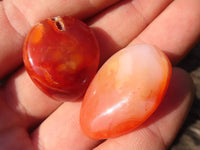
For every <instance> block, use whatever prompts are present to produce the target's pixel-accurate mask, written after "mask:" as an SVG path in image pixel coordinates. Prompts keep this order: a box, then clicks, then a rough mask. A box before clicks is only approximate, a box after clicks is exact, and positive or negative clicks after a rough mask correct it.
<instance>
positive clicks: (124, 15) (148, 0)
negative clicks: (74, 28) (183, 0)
mask: <svg viewBox="0 0 200 150" xmlns="http://www.w3.org/2000/svg"><path fill="white" fill-rule="evenodd" d="M171 1H172V0H165V1H156V3H155V1H154V0H143V1H141V0H125V1H122V2H120V3H118V4H116V5H115V6H113V7H110V9H108V10H107V11H105V12H103V13H101V14H100V15H98V16H97V17H95V18H92V19H91V20H90V22H89V24H91V27H92V28H93V30H94V31H95V33H96V36H97V39H98V41H99V44H100V48H101V51H102V52H101V53H102V55H101V64H102V63H103V62H105V61H106V60H107V59H108V57H110V56H111V55H112V54H113V53H115V52H116V51H118V50H119V49H121V48H123V47H125V46H126V45H127V44H129V42H131V40H133V39H134V38H135V37H136V36H137V35H138V34H139V33H140V32H142V31H143V30H144V29H145V28H146V27H147V26H148V24H150V23H151V22H152V21H153V20H154V19H155V18H156V16H158V15H159V14H160V13H161V12H162V11H163V10H164V9H165V8H166V7H167V6H168V5H169V4H170V3H171Z"/></svg>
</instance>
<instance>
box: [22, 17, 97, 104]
mask: <svg viewBox="0 0 200 150" xmlns="http://www.w3.org/2000/svg"><path fill="white" fill-rule="evenodd" d="M23 59H24V64H25V67H26V70H27V72H28V74H29V75H30V77H31V79H32V80H33V82H34V83H35V84H36V85H37V86H38V87H39V88H40V89H41V90H42V91H43V92H45V93H46V94H47V95H48V96H51V97H53V98H55V99H56V100H64V101H67V100H75V99H77V98H79V97H80V96H82V95H83V93H84V92H85V90H86V88H87V87H88V85H89V83H90V81H91V80H92V78H93V77H94V75H95V73H96V71H97V69H98V64H99V46H98V43H97V40H96V38H95V36H94V34H93V32H92V30H91V29H90V28H89V27H88V26H87V25H86V24H84V23H83V22H81V21H79V20H77V19H74V18H72V17H63V18H61V17H54V18H49V19H46V20H44V21H42V22H41V23H39V24H37V25H36V26H34V27H33V28H32V30H31V31H30V33H29V34H28V35H27V37H26V40H25V43H24V49H23Z"/></svg>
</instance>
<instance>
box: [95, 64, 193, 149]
mask: <svg viewBox="0 0 200 150" xmlns="http://www.w3.org/2000/svg"><path fill="white" fill-rule="evenodd" d="M192 99H193V84H192V81H191V79H190V77H189V75H188V74H187V73H186V72H185V71H183V70H181V69H178V68H174V69H173V73H172V79H171V82H170V86H169V89H168V91H167V94H166V96H165V98H164V99H163V101H162V103H161V105H160V106H159V107H158V109H157V111H156V112H155V113H154V114H153V115H152V116H151V117H150V118H149V119H148V120H147V121H146V122H145V123H144V124H143V125H142V126H141V127H139V128H138V129H136V130H134V131H133V132H132V133H129V134H127V135H124V136H121V137H118V138H114V139H108V140H107V141H105V142H104V143H102V144H101V145H99V146H98V147H97V148H96V149H95V150H102V149H109V150H124V149H126V150H141V149H143V150H165V149H167V147H168V146H169V145H170V144H171V143H172V141H173V139H174V138H175V136H176V134H177V132H178V130H179V128H180V127H181V125H182V123H183V121H184V119H185V117H186V115H187V113H188V111H189V108H190V105H191V103H192Z"/></svg>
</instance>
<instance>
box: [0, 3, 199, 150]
mask: <svg viewBox="0 0 200 150" xmlns="http://www.w3.org/2000/svg"><path fill="white" fill-rule="evenodd" d="M199 6H200V1H199V0H157V1H155V0H109V1H108V0H51V1H46V0H3V1H0V29H1V30H0V68H1V71H0V79H3V78H5V77H6V76H7V75H8V74H10V76H9V78H8V79H7V81H6V82H5V83H4V84H3V85H1V87H0V149H1V150H33V149H38V150H90V149H93V148H94V149H96V150H112V149H115V150H141V149H142V150H164V149H167V147H168V146H169V145H170V144H171V142H172V141H173V139H174V137H175V136H176V134H177V132H178V129H179V128H180V127H181V124H182V123H183V121H184V118H185V117H186V115H187V112H188V110H189V107H190V105H191V102H192V96H193V89H192V87H193V86H192V81H191V79H190V78H189V76H188V74H187V73H186V72H184V71H183V70H181V69H179V68H173V73H172V80H171V83H170V87H169V89H168V91H167V94H166V96H165V98H164V100H163V102H162V103H161V105H160V106H159V108H158V110H157V111H156V112H155V113H154V114H153V115H152V116H151V117H150V118H149V119H148V120H147V121H146V122H145V123H144V124H143V125H142V127H140V128H138V129H137V130H135V131H134V132H132V133H129V134H126V135H123V136H121V137H117V138H113V139H107V140H103V141H100V140H93V139H89V138H88V137H86V136H85V135H84V134H83V133H82V131H81V130H80V126H79V110H80V106H81V101H75V102H65V103H61V102H56V101H54V100H52V99H51V98H49V97H47V96H46V95H45V94H43V93H42V92H41V91H40V90H38V88H37V87H35V85H34V84H33V83H32V81H31V80H30V78H29V77H28V75H27V73H26V71H25V69H24V66H21V65H22V47H23V42H24V38H25V35H26V34H27V33H28V31H29V30H30V29H31V27H32V26H34V25H35V24H36V23H38V22H39V21H41V20H43V19H45V18H48V17H53V16H58V15H60V16H64V15H65V16H67V15H70V16H74V17H77V18H79V19H84V20H85V21H86V23H88V24H89V25H90V26H91V28H92V29H93V30H94V32H95V34H96V37H97V39H98V41H99V44H100V48H101V64H103V63H104V62H105V61H106V60H107V59H108V58H109V57H110V56H111V55H112V54H114V53H115V52H117V51H118V50H120V49H122V48H124V47H126V46H127V45H134V44H137V43H147V44H152V45H155V46H157V47H159V48H160V49H162V50H163V51H164V52H165V53H166V54H167V56H168V57H169V59H170V60H171V62H172V64H176V63H178V62H179V61H180V60H181V59H182V58H183V57H184V56H185V55H186V54H187V53H188V51H189V49H190V47H191V46H192V45H193V44H194V43H195V42H196V40H198V38H199V36H200V9H199Z"/></svg>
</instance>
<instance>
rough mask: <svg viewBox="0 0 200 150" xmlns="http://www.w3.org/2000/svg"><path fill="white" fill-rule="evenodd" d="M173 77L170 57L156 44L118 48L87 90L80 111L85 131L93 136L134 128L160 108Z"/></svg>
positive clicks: (121, 132) (82, 126)
mask: <svg viewBox="0 0 200 150" xmlns="http://www.w3.org/2000/svg"><path fill="white" fill-rule="evenodd" d="M170 77H171V64H170V62H169V60H168V58H167V57H166V56H165V54H164V53H163V52H162V51H160V50H158V49H156V48H154V47H153V46H149V45H136V46H129V47H127V48H125V49H123V50H121V51H119V52H117V53H116V54H115V55H114V56H112V57H111V58H110V59H109V60H108V61H107V62H106V63H105V64H104V65H103V66H102V67H101V69H100V70H99V71H98V73H97V74H96V75H95V77H94V79H93V80H92V82H91V84H90V86H89V88H88V89H87V91H86V94H85V97H84V100H83V104H82V107H81V111H80V125H81V128H82V130H83V132H84V133H85V134H86V135H87V136H89V137H90V138H93V139H106V138H113V137H116V136H120V135H123V134H125V133H128V132H131V131H132V130H133V129H135V128H136V127H138V126H139V125H141V124H142V123H143V122H144V121H145V120H147V118H149V116H150V115H151V114H152V113H153V112H154V111H155V110H156V108H157V107H158V105H159V104H160V102H161V100H162V98H163V97H164V95H165V93H166V90H167V87H168V85H169V82H170Z"/></svg>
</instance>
